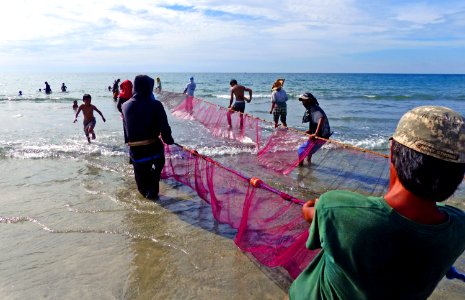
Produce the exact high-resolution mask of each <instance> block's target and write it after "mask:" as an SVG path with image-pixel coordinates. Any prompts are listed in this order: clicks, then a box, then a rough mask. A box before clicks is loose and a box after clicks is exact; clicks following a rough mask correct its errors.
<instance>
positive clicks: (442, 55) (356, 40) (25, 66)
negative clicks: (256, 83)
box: [0, 0, 465, 74]
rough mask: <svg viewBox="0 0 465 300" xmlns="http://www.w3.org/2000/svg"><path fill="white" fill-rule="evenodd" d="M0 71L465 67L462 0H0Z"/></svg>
mask: <svg viewBox="0 0 465 300" xmlns="http://www.w3.org/2000/svg"><path fill="white" fill-rule="evenodd" d="M0 25H1V28H2V31H1V33H2V37H1V39H0V71H11V72H43V71H50V72H142V71H145V72H248V73H252V72H273V73H326V72H328V73H453V74H457V73H459V74H464V73H465V1H463V0H447V1H441V0H434V1H433V0H424V1H416V0H411V1H410V0H402V1H399V0H383V1H376V0H289V1H274V0H267V1H263V0H260V1H255V0H247V1H224V0H204V1H163V0H160V1H149V0H127V1H120V0H112V1H107V0H98V1H96V0H79V1H75V0H14V1H12V0H5V1H4V2H2V17H1V18H0Z"/></svg>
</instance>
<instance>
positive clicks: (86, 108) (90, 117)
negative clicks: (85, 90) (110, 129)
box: [74, 94, 106, 143]
mask: <svg viewBox="0 0 465 300" xmlns="http://www.w3.org/2000/svg"><path fill="white" fill-rule="evenodd" d="M91 100H92V97H91V96H90V95H89V94H84V96H82V101H84V104H81V105H80V106H79V108H78V110H77V112H76V116H75V117H74V123H76V122H77V117H78V115H79V113H80V112H81V110H82V113H83V114H84V121H83V125H84V134H85V135H86V137H87V141H88V142H89V143H90V137H89V134H91V135H92V139H93V140H95V132H94V127H95V124H96V123H97V120H96V119H95V117H94V110H95V111H96V112H98V113H99V114H100V116H101V117H102V120H103V122H106V120H105V117H104V116H103V114H102V113H101V112H100V110H98V108H97V107H95V106H94V105H92V104H90V102H91Z"/></svg>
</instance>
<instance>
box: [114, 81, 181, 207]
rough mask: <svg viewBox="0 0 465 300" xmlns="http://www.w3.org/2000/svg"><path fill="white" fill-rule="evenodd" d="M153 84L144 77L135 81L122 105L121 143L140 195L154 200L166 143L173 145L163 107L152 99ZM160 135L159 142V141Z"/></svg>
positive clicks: (157, 189) (163, 162) (156, 195)
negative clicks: (130, 94) (122, 125)
mask: <svg viewBox="0 0 465 300" xmlns="http://www.w3.org/2000/svg"><path fill="white" fill-rule="evenodd" d="M153 86H154V80H153V79H152V78H150V77H149V76H147V75H138V76H136V78H135V79H134V95H133V96H132V98H131V99H129V100H128V101H126V102H125V103H124V104H123V105H122V110H123V124H124V140H125V142H126V143H127V144H128V145H129V156H130V159H131V162H132V166H133V168H134V177H135V180H136V184H137V189H138V191H139V193H140V194H141V195H142V196H144V197H145V198H147V199H153V200H157V199H158V198H159V197H158V193H159V190H160V187H159V182H160V175H161V171H162V170H163V167H164V165H165V153H164V145H163V142H165V143H166V144H168V145H172V144H174V140H173V137H172V136H171V127H170V125H169V124H168V117H167V116H166V112H165V109H164V107H163V104H162V103H161V102H160V101H157V100H154V99H153ZM160 135H161V138H162V139H163V142H162V140H161V139H160Z"/></svg>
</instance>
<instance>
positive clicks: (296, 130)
mask: <svg viewBox="0 0 465 300" xmlns="http://www.w3.org/2000/svg"><path fill="white" fill-rule="evenodd" d="M194 98H195V97H194ZM195 99H197V100H199V101H202V102H205V103H208V104H210V105H214V106H217V107H220V108H222V109H226V108H225V107H224V106H221V105H219V104H216V103H212V102H209V101H206V100H203V99H199V98H195ZM238 113H240V114H242V115H245V116H247V117H250V118H252V119H256V120H260V121H262V122H264V123H267V124H270V125H273V124H274V123H273V122H271V121H268V120H265V119H262V118H259V117H256V116H254V115H251V114H248V113H242V112H238ZM287 129H288V130H291V131H294V132H297V133H299V134H302V135H307V136H310V134H308V133H306V132H305V131H302V130H298V129H295V128H291V127H287ZM315 138H317V139H320V140H324V141H327V142H329V143H333V144H338V145H340V146H343V147H345V148H352V149H354V150H356V151H361V152H365V153H370V154H373V155H377V156H381V157H384V158H389V155H386V154H383V153H380V152H376V151H373V150H369V149H365V148H361V147H357V146H354V145H351V144H347V143H343V142H341V141H338V140H332V139H325V138H322V137H318V136H316V137H315Z"/></svg>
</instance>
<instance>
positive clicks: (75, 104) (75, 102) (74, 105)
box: [73, 100, 79, 110]
mask: <svg viewBox="0 0 465 300" xmlns="http://www.w3.org/2000/svg"><path fill="white" fill-rule="evenodd" d="M78 107H79V105H78V104H77V100H74V102H73V109H74V110H76V109H78Z"/></svg>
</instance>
